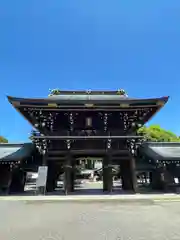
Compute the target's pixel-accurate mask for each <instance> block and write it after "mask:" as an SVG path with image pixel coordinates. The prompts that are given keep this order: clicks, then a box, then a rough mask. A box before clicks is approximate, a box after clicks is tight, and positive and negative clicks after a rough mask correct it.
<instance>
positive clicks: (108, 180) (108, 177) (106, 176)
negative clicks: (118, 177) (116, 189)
mask: <svg viewBox="0 0 180 240" xmlns="http://www.w3.org/2000/svg"><path fill="white" fill-rule="evenodd" d="M112 190H113V179H112V164H111V155H110V154H107V155H106V156H105V157H104V159H103V191H104V192H109V193H110V192H112Z"/></svg>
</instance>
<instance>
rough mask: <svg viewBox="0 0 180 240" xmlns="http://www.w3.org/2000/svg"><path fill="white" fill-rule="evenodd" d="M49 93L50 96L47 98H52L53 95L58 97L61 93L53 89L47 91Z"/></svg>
mask: <svg viewBox="0 0 180 240" xmlns="http://www.w3.org/2000/svg"><path fill="white" fill-rule="evenodd" d="M49 91H50V94H49V95H48V96H49V97H50V96H54V95H59V94H60V93H61V91H60V90H59V89H58V88H55V89H52V90H51V89H49Z"/></svg>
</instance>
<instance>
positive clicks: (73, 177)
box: [71, 158, 75, 192]
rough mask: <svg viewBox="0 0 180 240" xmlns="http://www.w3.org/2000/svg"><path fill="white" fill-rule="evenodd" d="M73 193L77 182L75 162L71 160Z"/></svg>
mask: <svg viewBox="0 0 180 240" xmlns="http://www.w3.org/2000/svg"><path fill="white" fill-rule="evenodd" d="M71 166H72V169H71V192H74V181H75V160H74V159H73V158H71Z"/></svg>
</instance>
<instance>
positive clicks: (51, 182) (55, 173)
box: [46, 162, 60, 192]
mask: <svg viewBox="0 0 180 240" xmlns="http://www.w3.org/2000/svg"><path fill="white" fill-rule="evenodd" d="M59 172H60V170H59V167H58V166H57V165H56V164H55V163H54V162H49V163H48V174H47V184H46V191H47V192H53V191H55V188H56V185H57V180H58V177H59Z"/></svg>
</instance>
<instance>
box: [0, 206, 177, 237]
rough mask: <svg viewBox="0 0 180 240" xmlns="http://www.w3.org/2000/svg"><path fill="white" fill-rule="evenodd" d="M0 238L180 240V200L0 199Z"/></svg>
mask: <svg viewBox="0 0 180 240" xmlns="http://www.w3.org/2000/svg"><path fill="white" fill-rule="evenodd" d="M0 212H1V214H0V222H1V224H0V239H3V240H24V239H26V240H45V239H48V240H52V239H53V240H71V239H73V240H84V239H86V240H92V239H97V240H157V239H160V240H179V239H180V227H179V226H180V203H179V202H168V203H165V202H158V203H148V202H146V203H131V204H130V203H110V202H108V203H88V204H87V203H65V202H52V203H45V202H28V203H25V202H21V201H13V202H10V201H1V202H0Z"/></svg>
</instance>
